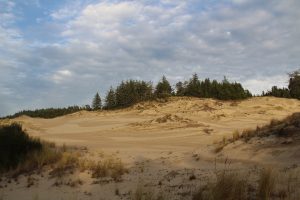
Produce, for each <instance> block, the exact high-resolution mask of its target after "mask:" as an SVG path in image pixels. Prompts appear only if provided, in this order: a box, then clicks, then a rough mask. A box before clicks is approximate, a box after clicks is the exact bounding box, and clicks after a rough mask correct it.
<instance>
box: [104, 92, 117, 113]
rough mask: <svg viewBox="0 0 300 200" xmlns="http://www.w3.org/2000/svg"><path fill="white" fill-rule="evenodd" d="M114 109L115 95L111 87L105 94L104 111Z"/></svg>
mask: <svg viewBox="0 0 300 200" xmlns="http://www.w3.org/2000/svg"><path fill="white" fill-rule="evenodd" d="M115 107H116V93H115V90H114V89H113V88H112V87H111V88H110V89H109V91H108V92H107V95H106V98H105V106H104V109H113V108H115Z"/></svg>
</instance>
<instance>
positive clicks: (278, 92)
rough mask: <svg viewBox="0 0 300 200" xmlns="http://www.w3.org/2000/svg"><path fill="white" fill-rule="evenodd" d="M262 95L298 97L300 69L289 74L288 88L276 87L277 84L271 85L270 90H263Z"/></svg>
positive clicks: (299, 93) (299, 96)
mask: <svg viewBox="0 0 300 200" xmlns="http://www.w3.org/2000/svg"><path fill="white" fill-rule="evenodd" d="M262 96H274V97H283V98H295V99H300V70H297V71H294V72H292V73H290V74H289V85H288V88H278V87H277V86H273V87H272V89H271V90H270V91H267V92H263V93H262Z"/></svg>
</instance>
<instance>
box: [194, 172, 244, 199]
mask: <svg viewBox="0 0 300 200" xmlns="http://www.w3.org/2000/svg"><path fill="white" fill-rule="evenodd" d="M248 198H249V194H248V192H247V180H245V179H244V178H243V177H242V176H240V175H238V174H233V173H229V172H227V171H226V170H224V171H222V172H220V173H216V181H215V182H214V183H208V184H207V185H204V186H203V187H201V188H200V189H199V190H198V192H196V193H195V194H194V195H193V200H236V199H241V200H246V199H248Z"/></svg>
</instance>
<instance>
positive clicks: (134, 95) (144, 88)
mask: <svg viewBox="0 0 300 200" xmlns="http://www.w3.org/2000/svg"><path fill="white" fill-rule="evenodd" d="M171 95H176V96H193V97H199V98H215V99H221V100H238V99H246V98H248V97H251V96H252V95H251V93H250V92H249V91H248V90H245V89H244V88H243V87H242V85H241V84H240V83H236V82H234V83H231V82H229V81H228V80H227V79H226V78H224V80H223V81H222V82H218V81H216V80H213V81H211V80H210V79H205V80H204V81H200V80H199V79H198V75H197V74H194V75H193V77H192V78H191V79H190V80H189V81H185V82H184V83H182V82H178V83H176V92H174V91H173V89H172V87H171V85H170V83H169V81H168V80H167V78H166V77H165V76H163V77H162V79H161V80H160V81H159V82H158V83H157V85H156V86H155V87H153V85H152V83H151V82H145V81H140V80H127V81H122V82H121V83H120V84H119V85H118V86H117V87H116V89H114V88H113V87H111V88H110V89H109V91H108V92H107V94H106V97H105V100H104V105H102V100H101V97H100V95H99V93H96V95H95V96H94V98H93V101H92V105H91V106H90V105H85V106H83V107H79V106H69V107H67V108H46V109H36V110H33V111H32V110H23V111H21V112H18V113H15V114H14V115H10V116H7V117H5V118H16V117H19V116H21V115H27V116H29V117H40V118H55V117H59V116H63V115H67V114H71V113H74V112H78V111H81V110H88V111H91V110H100V109H102V108H103V109H106V110H109V109H118V108H125V107H129V106H131V105H133V104H136V103H139V102H141V101H147V100H154V99H156V98H162V99H165V98H167V97H169V96H171Z"/></svg>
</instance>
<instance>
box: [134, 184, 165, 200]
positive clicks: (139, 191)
mask: <svg viewBox="0 0 300 200" xmlns="http://www.w3.org/2000/svg"><path fill="white" fill-rule="evenodd" d="M164 199H166V198H165V196H164V194H163V193H162V192H158V193H157V194H155V192H154V191H153V190H151V189H149V188H145V187H143V186H142V185H141V183H140V184H139V185H138V186H137V188H136V190H135V191H134V193H133V194H132V195H131V200H164Z"/></svg>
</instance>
